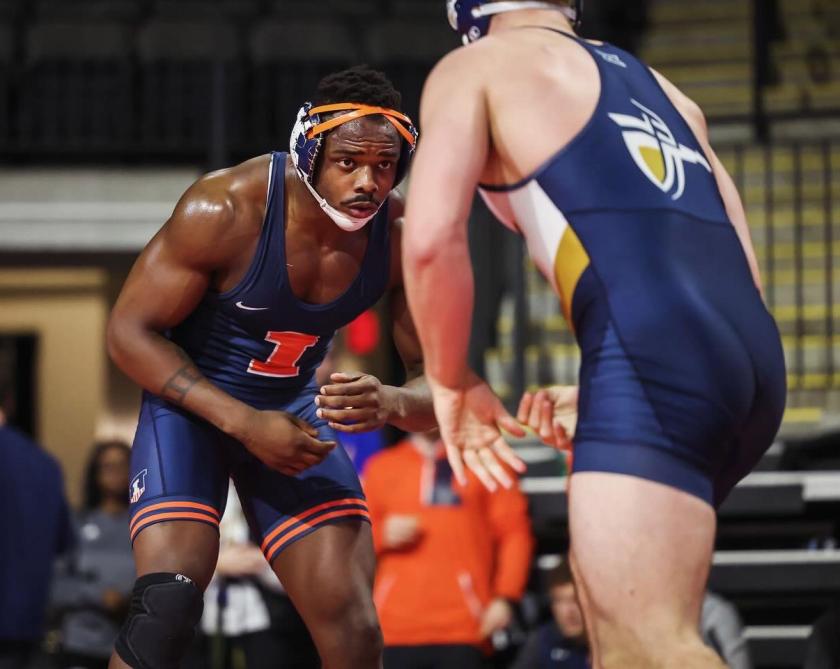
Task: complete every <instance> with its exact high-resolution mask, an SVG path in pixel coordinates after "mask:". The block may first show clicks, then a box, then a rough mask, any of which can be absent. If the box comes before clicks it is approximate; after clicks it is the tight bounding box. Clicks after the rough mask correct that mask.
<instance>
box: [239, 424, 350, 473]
mask: <svg viewBox="0 0 840 669" xmlns="http://www.w3.org/2000/svg"><path fill="white" fill-rule="evenodd" d="M236 437H237V439H239V441H241V442H242V444H243V446H245V448H247V449H248V450H249V451H250V452H251V453H253V454H254V455H255V456H256V457H257V458H258V459H259V460H260V461H261V462H263V463H264V464H265V465H266V466H268V467H270V468H271V469H274V470H276V471H278V472H280V473H281V474H286V475H287V476H295V475H297V474H300V473H301V472H302V471H303V470H304V469H308V468H309V467H312V466H313V465H317V464H318V463H320V462H322V461H323V460H324V458H326V457H327V456H328V455H329V454H330V451H332V449H334V448H335V445H336V444H335V442H334V441H321V440H319V439H318V430H316V429H315V428H314V427H312V426H311V425H310V424H309V423H307V422H306V421H305V420H301V419H300V418H298V417H297V416H293V415H292V414H288V413H285V412H283V411H256V410H255V411H252V412H251V413H250V414H249V416H248V419H247V420H246V423H245V425H244V426H243V429H242V430H241V431H238V432H237V434H236Z"/></svg>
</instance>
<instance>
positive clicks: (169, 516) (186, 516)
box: [131, 511, 219, 541]
mask: <svg viewBox="0 0 840 669" xmlns="http://www.w3.org/2000/svg"><path fill="white" fill-rule="evenodd" d="M164 520H190V521H192V520H201V521H204V522H205V523H209V524H211V525H214V526H215V527H218V526H219V521H218V520H216V519H215V518H210V516H205V515H204V514H203V513H187V512H186V511H181V512H180V513H179V512H173V513H156V514H154V515H151V516H149V517H147V518H144V519H143V520H141V521H140V522H139V523H138V524H137V525H136V526H135V527H134V529H132V530H131V541H134V538H135V537H136V536H137V535H138V534H140V532H141V531H142V530H143V529H144V528H145V527H148V526H149V525H153V524H154V523H158V522H161V521H164Z"/></svg>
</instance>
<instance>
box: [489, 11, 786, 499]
mask: <svg viewBox="0 0 840 669" xmlns="http://www.w3.org/2000/svg"><path fill="white" fill-rule="evenodd" d="M533 29H537V28H536V27H534V28H533ZM552 32H557V31H552ZM559 34H560V35H563V37H558V39H564V38H569V39H573V40H574V41H575V42H576V43H577V44H579V45H580V46H581V47H582V48H584V49H586V50H587V51H588V52H589V54H590V55H591V56H592V58H593V59H594V60H595V62H596V63H597V66H598V71H599V73H600V80H601V93H600V99H599V101H598V104H597V108H596V109H595V112H594V114H593V116H592V118H591V119H590V121H589V123H588V124H587V125H586V127H585V128H584V129H583V130H582V131H581V132H580V133H579V135H578V136H577V137H575V138H574V139H573V140H572V141H571V142H570V143H569V144H568V145H567V146H566V147H565V148H563V149H562V150H560V151H559V152H558V153H556V154H555V155H554V156H553V157H551V158H550V159H549V160H548V161H547V162H546V163H545V164H544V165H543V166H541V167H540V168H539V169H538V170H537V171H536V172H535V173H534V174H533V175H531V176H530V177H528V178H526V179H524V180H522V181H521V182H520V183H517V184H513V185H509V186H489V185H484V186H482V188H481V192H482V195H483V196H484V197H485V199H486V200H487V201H488V204H489V206H490V207H491V209H493V210H494V211H495V212H496V214H497V216H498V217H499V218H500V219H502V220H503V222H505V223H507V224H508V225H510V226H511V227H514V228H516V229H518V230H520V231H521V232H522V233H523V234H524V235H525V237H526V239H527V242H528V246H529V250H530V252H531V255H532V257H533V258H534V260H535V262H536V264H537V265H538V267H539V268H540V269H541V271H542V272H543V274H544V275H545V276H546V277H547V278H548V279H549V281H551V283H552V285H553V286H554V288H555V290H556V291H557V293H558V295H559V297H560V300H561V304H562V308H563V312H564V313H565V315H566V318H567V321H568V323H569V325H570V326H571V327H572V328H573V330H574V332H575V335H576V337H577V341H578V344H579V346H580V349H581V360H582V364H581V369H580V388H581V395H580V406H579V412H580V414H579V423H578V428H577V433H576V437H575V451H574V454H575V457H574V471H577V472H579V471H604V472H614V473H623V474H631V475H634V476H639V477H642V478H646V479H650V480H653V481H658V482H661V483H665V484H667V485H671V486H673V487H676V488H679V489H682V490H685V491H686V492H689V493H691V494H693V495H696V496H698V497H700V498H702V499H703V500H705V501H707V502H709V503H715V504H717V503H720V501H721V500H722V499H723V498H724V497H725V496H726V494H727V493H728V492H729V490H730V489H731V488H732V486H734V485H735V483H736V482H737V481H738V480H740V478H742V477H743V476H744V475H745V474H746V473H747V472H749V471H750V469H752V467H753V466H754V465H755V463H756V462H757V460H758V459H759V458H760V457H761V454H763V453H764V451H765V450H766V449H767V448H768V447H769V446H770V444H771V443H772V440H773V439H774V437H775V434H776V432H777V430H778V427H779V424H780V421H781V418H782V413H783V410H784V403H785V394H786V390H785V366H784V358H783V353H782V347H781V341H780V338H779V334H778V331H777V329H776V325H775V323H774V321H773V319H772V317H771V316H770V314H769V313H768V312H767V309H766V308H765V306H764V304H763V302H762V299H761V296H760V294H759V292H758V290H757V289H756V287H755V285H754V282H753V278H752V276H751V273H750V269H749V266H748V263H747V259H746V256H745V253H744V250H743V247H742V245H741V243H740V241H739V239H738V236H737V233H736V231H735V229H734V227H733V225H732V223H731V221H730V220H729V217H728V215H727V213H726V209H725V206H724V203H723V200H722V198H721V195H720V191H719V189H718V185H717V181H716V179H715V176H714V174H713V170H712V167H711V165H710V163H709V160H708V158H707V157H706V156H705V154H704V152H703V149H702V147H701V146H700V144H699V143H698V141H697V139H696V138H695V136H694V134H693V132H692V130H691V129H690V127H689V126H688V124H687V123H686V121H685V120H684V119H683V117H682V116H681V115H680V113H679V112H678V111H677V109H676V108H675V107H674V105H673V104H672V103H671V101H670V100H669V98H668V96H667V95H666V93H665V92H664V91H663V89H662V88H661V86H660V85H659V82H658V81H657V80H656V78H655V77H654V75H653V73H652V72H651V71H650V70H649V68H648V67H647V66H645V65H644V64H643V63H641V62H640V61H638V60H637V59H636V58H634V57H633V56H631V55H630V54H628V53H626V52H624V51H622V50H620V49H617V48H615V47H613V46H611V45H608V44H601V45H593V44H591V43H588V42H585V41H583V40H580V39H577V38H574V37H571V36H570V35H568V34H565V33H559ZM558 113H562V111H558Z"/></svg>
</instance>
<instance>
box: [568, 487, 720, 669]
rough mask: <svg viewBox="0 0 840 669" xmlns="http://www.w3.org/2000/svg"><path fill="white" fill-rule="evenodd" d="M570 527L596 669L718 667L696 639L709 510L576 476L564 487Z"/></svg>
mask: <svg viewBox="0 0 840 669" xmlns="http://www.w3.org/2000/svg"><path fill="white" fill-rule="evenodd" d="M569 527H570V532H571V541H572V560H573V565H574V574H575V578H576V580H577V585H578V588H579V589H581V590H582V593H581V594H582V596H581V603H582V605H583V608H584V615H585V617H586V620H587V626H588V629H589V630H590V633H591V635H592V643H593V649H594V650H593V652H594V657H595V664H596V667H598V668H600V669H613V668H615V669H652V668H654V667H656V668H662V669H670V668H673V669H677V668H679V669H712V668H714V669H719V668H720V669H722V668H723V667H724V665H723V664H722V663H721V661H720V659H719V658H718V657H717V655H716V654H715V653H714V652H713V651H711V650H709V649H708V648H706V647H705V646H704V645H703V642H702V639H701V638H700V634H699V618H700V609H701V606H702V601H703V594H704V591H705V587H706V580H707V577H708V572H709V565H710V562H711V556H712V550H713V547H714V537H715V513H714V510H713V509H712V507H711V506H709V505H708V504H706V503H704V502H703V501H701V500H700V499H698V498H697V497H694V496H692V495H689V494H688V493H685V492H682V491H681V490H677V489H675V488H671V487H669V486H666V485H662V484H660V483H655V482H652V481H648V480H645V479H641V478H636V477H633V476H626V475H622V474H611V473H601V472H581V473H576V474H574V475H573V476H572V479H571V485H570V494H569Z"/></svg>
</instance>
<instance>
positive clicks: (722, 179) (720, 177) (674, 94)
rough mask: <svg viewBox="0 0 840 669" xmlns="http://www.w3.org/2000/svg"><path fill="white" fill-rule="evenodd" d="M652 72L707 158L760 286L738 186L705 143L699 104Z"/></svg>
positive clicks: (707, 135)
mask: <svg viewBox="0 0 840 669" xmlns="http://www.w3.org/2000/svg"><path fill="white" fill-rule="evenodd" d="M653 74H654V75H655V76H656V79H657V80H658V81H659V83H660V84H661V86H662V88H663V90H664V91H665V93H666V95H667V96H668V98H669V99H670V100H671V102H672V103H673V104H674V106H675V107H676V108H677V110H678V111H679V112H680V114H682V116H683V118H684V119H685V120H686V122H687V123H688V125H689V127H691V129H692V131H693V132H694V136H695V137H696V138H697V141H698V142H700V146H701V147H702V148H703V151H704V152H705V154H706V157H707V158H708V159H709V164H710V165H711V166H712V170H713V172H714V175H715V179H716V180H717V184H718V189H719V190H720V195H721V197H722V198H723V203H724V205H725V206H726V213H727V215H728V216H729V220H730V221H732V225H733V226H734V227H735V232H736V233H737V234H738V239H740V240H741V246H743V247H744V253H745V255H746V256H747V262H748V263H749V266H750V272H751V273H752V275H753V281H755V285H756V286H757V287H758V289H759V290H761V275H760V273H759V269H758V260H757V259H756V256H755V249H754V248H753V244H752V237H750V229H749V225H748V224H747V214H746V212H745V211H744V205H743V203H742V202H741V196H740V195H739V194H738V189H737V188H736V186H735V182H734V181H732V177H731V176H729V173H728V172H727V171H726V168H725V167H724V166H723V163H721V162H720V159H719V158H718V156H717V154H716V153H715V151H714V149H712V145H711V144H710V143H709V130H708V127H707V126H706V118H705V116H704V115H703V111H702V110H701V109H700V107H699V106H698V105H697V103H695V102H694V101H693V100H691V99H690V98H689V97H688V96H686V95H685V94H684V93H683V92H682V91H680V90H679V89H678V88H677V87H676V86H674V84H672V83H671V82H670V81H668V80H667V79H666V78H665V77H663V76H662V75H661V74H659V73H658V72H656V71H655V70H653Z"/></svg>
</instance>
